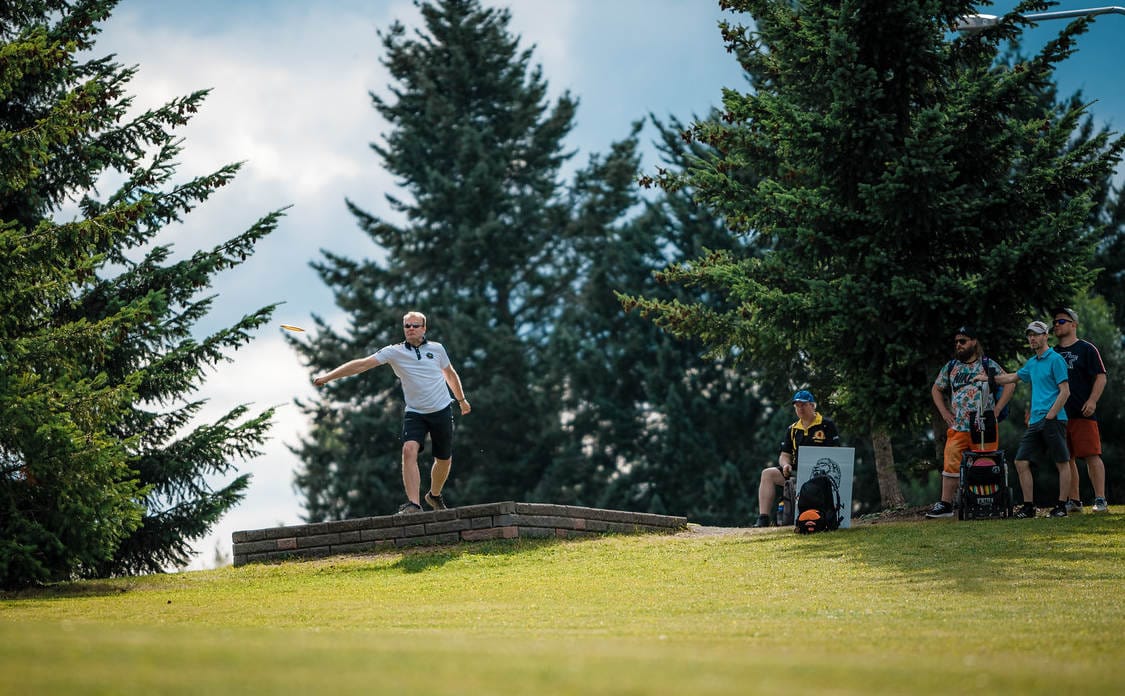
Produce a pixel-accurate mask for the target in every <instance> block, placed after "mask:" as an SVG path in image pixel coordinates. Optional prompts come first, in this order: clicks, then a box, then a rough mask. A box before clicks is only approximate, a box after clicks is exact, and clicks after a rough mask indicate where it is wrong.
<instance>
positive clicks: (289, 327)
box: [281, 324, 305, 333]
mask: <svg viewBox="0 0 1125 696" xmlns="http://www.w3.org/2000/svg"><path fill="white" fill-rule="evenodd" d="M281 328H283V329H285V330H286V331H300V332H302V333H303V332H304V331H305V330H304V329H302V328H301V327H299V326H293V325H292V324H282V325H281Z"/></svg>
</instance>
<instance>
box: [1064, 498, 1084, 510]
mask: <svg viewBox="0 0 1125 696" xmlns="http://www.w3.org/2000/svg"><path fill="white" fill-rule="evenodd" d="M1066 511H1067V513H1071V512H1082V501H1081V500H1075V499H1074V498H1071V499H1070V500H1068V501H1066Z"/></svg>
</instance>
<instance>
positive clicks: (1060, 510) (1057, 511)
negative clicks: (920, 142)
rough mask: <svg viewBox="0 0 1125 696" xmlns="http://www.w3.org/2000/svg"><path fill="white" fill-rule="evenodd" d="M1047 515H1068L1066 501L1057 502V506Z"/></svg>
mask: <svg viewBox="0 0 1125 696" xmlns="http://www.w3.org/2000/svg"><path fill="white" fill-rule="evenodd" d="M1047 517H1066V503H1064V502H1061V501H1060V502H1058V503H1056V504H1055V507H1053V508H1051V511H1050V512H1049V513H1047Z"/></svg>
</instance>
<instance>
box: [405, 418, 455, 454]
mask: <svg viewBox="0 0 1125 696" xmlns="http://www.w3.org/2000/svg"><path fill="white" fill-rule="evenodd" d="M427 433H429V435H430V442H431V443H432V444H433V448H434V459H449V458H450V457H452V456H453V404H450V405H449V406H446V407H445V408H443V409H442V410H440V411H434V412H433V413H418V412H417V411H407V412H406V413H404V414H403V416H402V442H403V444H406V443H407V442H417V443H418V451H419V452H423V451H425V449H426V434H427Z"/></svg>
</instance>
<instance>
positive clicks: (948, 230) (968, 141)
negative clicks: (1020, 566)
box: [627, 0, 1122, 505]
mask: <svg viewBox="0 0 1125 696" xmlns="http://www.w3.org/2000/svg"><path fill="white" fill-rule="evenodd" d="M721 4H722V5H723V6H724V7H727V8H730V9H733V10H736V11H741V12H747V13H749V14H750V15H751V16H752V17H753V19H754V28H753V29H747V28H744V27H737V26H730V25H728V26H725V27H724V33H725V37H726V40H727V41H728V44H729V46H730V47H731V49H732V51H733V52H734V53H735V54H736V55H738V57H739V59H740V61H741V62H742V65H743V66H744V67H745V69H746V71H747V74H748V77H749V79H750V83H751V88H752V89H751V91H750V92H748V93H742V92H738V91H735V90H728V91H726V92H725V93H724V100H723V104H724V114H723V120H722V121H721V122H713V121H708V122H702V123H697V124H695V125H694V126H693V127H692V128H691V129H689V131H688V132H687V133H686V135H687V137H691V138H694V139H698V140H700V141H701V142H704V143H706V144H708V145H710V146H712V147H713V148H714V149H715V151H716V155H715V156H714V157H712V158H710V159H707V160H705V161H701V162H699V163H697V164H694V165H693V166H692V167H690V168H689V169H688V170H687V171H686V172H684V173H683V174H682V175H681V174H677V173H667V174H665V175H662V176H659V177H658V178H659V180H660V183H661V184H662V185H663V186H664V187H665V188H669V189H675V188H678V187H682V186H684V185H690V186H691V187H693V188H695V189H696V192H697V193H696V195H697V198H698V200H700V201H701V202H703V203H704V204H706V205H707V206H708V207H710V208H711V209H712V210H713V211H714V212H715V213H716V214H719V215H721V216H723V218H724V219H725V220H726V222H727V224H728V225H729V226H730V227H731V228H732V229H734V230H736V231H740V232H742V233H745V234H748V235H756V236H758V237H760V238H762V239H763V240H764V241H763V242H762V244H763V246H764V247H766V248H768V249H769V251H768V252H767V253H764V254H762V255H761V256H758V257H746V256H743V255H739V254H737V253H731V252H726V253H716V254H711V255H708V256H705V257H702V258H700V259H698V260H696V261H693V262H691V263H685V264H680V265H676V266H673V267H671V268H669V270H668V271H667V272H666V273H665V277H666V278H668V279H669V280H670V281H672V282H681V283H688V284H699V285H703V286H706V287H709V288H712V289H715V290H717V291H722V292H725V293H728V295H729V297H730V299H731V301H732V302H734V303H735V304H736V305H737V307H736V308H735V309H733V310H730V311H715V310H713V309H712V308H710V307H709V306H707V305H702V304H682V303H673V302H667V301H664V300H661V299H641V298H636V297H634V298H628V300H627V304H628V305H629V306H633V304H634V303H635V304H636V305H637V306H639V307H640V309H641V310H642V311H643V312H644V313H646V314H647V315H649V316H652V317H654V318H655V319H656V320H657V321H658V323H659V324H660V325H661V326H664V327H667V328H668V329H670V330H672V331H674V332H676V333H678V334H681V335H687V336H693V337H697V338H700V339H702V340H703V341H705V342H706V343H707V344H708V345H715V346H734V347H737V348H738V349H740V350H741V351H743V354H744V355H746V356H753V359H754V360H760V361H769V360H770V359H771V357H772V356H782V357H783V358H787V356H790V355H792V354H793V352H794V351H799V352H800V355H801V357H802V359H803V361H804V362H805V364H806V365H807V367H808V369H809V370H810V371H811V372H812V373H813V374H814V375H815V376H816V379H818V380H819V381H820V382H822V383H825V384H831V385H832V386H833V387H834V397H835V399H836V400H837V403H838V408H839V412H838V413H839V415H840V416H841V421H843V424H844V425H845V426H848V427H850V428H852V429H853V431H859V432H866V433H870V435H871V438H872V443H873V446H874V451H875V462H876V468H877V471H878V479H879V488H880V493H881V497H882V501H883V503H884V504H885V505H897V504H901V502H902V495H901V491H900V489H899V486H898V481H897V478H896V474H895V467H894V457H893V452H892V450H891V444H890V443H891V435H892V433H893V432H895V431H896V430H897V429H902V428H918V427H923V426H924V425H925V421H926V418H925V416H926V414H927V413H928V412H929V409H930V405H929V404H928V394H927V391H926V389H925V386H924V385H927V384H929V381H930V380H931V379H932V374H933V373H934V372H935V371H936V369H937V367H938V366H939V365H940V364H941V362H942V360H943V359H945V357H946V352H947V350H948V348H947V343H948V332H949V327H950V326H951V325H952V324H953V323H955V322H959V321H972V322H974V323H977V324H978V325H981V326H984V327H987V328H986V329H985V331H986V332H987V334H988V336H989V338H991V339H993V340H994V341H996V342H999V343H1005V342H1007V341H1012V342H1014V341H1015V339H1016V337H1017V336H1018V334H1019V332H1020V330H1021V329H1022V325H1021V324H1020V321H1021V319H1020V318H1021V317H1026V316H1028V315H1029V314H1032V313H1034V314H1035V315H1038V314H1040V313H1041V312H1042V311H1044V310H1045V308H1046V307H1047V306H1049V305H1050V304H1051V303H1052V302H1054V301H1056V300H1057V298H1060V297H1073V296H1076V295H1077V294H1078V293H1079V292H1080V291H1082V290H1083V289H1085V288H1086V287H1087V286H1088V285H1089V284H1090V282H1091V281H1092V279H1093V273H1092V271H1091V266H1090V262H1091V253H1092V248H1093V243H1094V241H1095V240H1094V239H1093V237H1092V236H1091V234H1090V233H1089V229H1088V227H1087V221H1088V215H1089V211H1090V208H1091V206H1092V205H1093V203H1092V196H1093V194H1094V189H1096V187H1097V186H1098V185H1099V183H1100V182H1102V181H1104V179H1105V177H1106V175H1107V174H1108V173H1109V172H1110V171H1112V167H1113V165H1114V163H1115V162H1116V161H1117V159H1118V157H1119V156H1120V152H1121V149H1122V142H1121V141H1120V140H1116V141H1114V140H1111V139H1110V138H1109V137H1108V136H1107V135H1105V134H1101V135H1095V136H1094V137H1092V138H1090V140H1088V141H1086V142H1085V143H1082V144H1081V145H1079V146H1078V147H1077V148H1076V149H1075V150H1073V151H1070V152H1066V151H1065V144H1066V143H1067V141H1068V139H1069V138H1070V136H1071V134H1072V133H1073V132H1074V130H1075V128H1076V126H1077V125H1078V124H1079V122H1080V119H1081V117H1082V114H1083V111H1082V110H1081V109H1075V110H1072V111H1070V112H1067V113H1063V114H1057V113H1055V112H1054V111H1053V110H1051V109H1040V110H1038V112H1037V113H1035V115H1034V116H1028V115H1027V110H1028V109H1029V108H1031V107H1033V106H1034V104H1035V103H1036V101H1037V99H1038V92H1037V89H1038V86H1039V85H1042V84H1045V83H1047V82H1050V80H1051V76H1052V70H1053V68H1054V66H1055V64H1057V63H1058V62H1059V61H1061V60H1063V59H1065V58H1066V57H1067V56H1068V55H1069V54H1070V52H1071V51H1072V50H1073V47H1074V40H1075V37H1076V36H1077V35H1079V34H1080V33H1081V32H1082V31H1083V30H1084V29H1085V27H1086V22H1085V21H1084V20H1080V21H1078V22H1075V23H1074V24H1071V25H1069V26H1068V27H1067V28H1066V29H1064V30H1063V31H1062V32H1061V34H1060V36H1059V39H1058V40H1057V41H1054V42H1052V43H1050V44H1049V45H1047V46H1046V47H1045V48H1044V49H1043V50H1042V51H1041V52H1040V53H1039V54H1038V55H1036V56H1035V57H1034V58H1032V59H1030V60H1028V61H1024V62H1021V63H1019V64H1018V65H1016V66H1015V67H1014V68H1013V69H1004V68H1003V67H997V54H998V47H999V45H1000V44H1001V43H1002V42H1003V41H1005V40H1007V39H1010V38H1013V37H1015V36H1016V35H1018V33H1019V29H1020V24H1021V22H1022V21H1023V20H1021V19H1020V18H1019V16H1018V14H1017V13H1019V12H1023V11H1026V8H1025V7H1022V6H1021V7H1020V8H1017V10H1016V13H1013V14H1011V15H1009V16H1007V17H1006V18H1004V20H1003V21H1002V22H1001V23H1000V24H999V25H998V26H997V27H995V28H993V29H990V30H988V31H985V32H982V33H978V34H975V35H971V36H962V37H956V38H952V39H951V38H950V34H951V28H952V27H953V26H954V25H955V24H956V22H957V21H958V19H959V18H960V17H962V16H965V15H968V14H972V13H973V12H974V11H975V8H974V7H973V5H972V3H970V2H948V1H938V0H913V1H908V2H900V3H895V4H892V5H888V4H886V3H883V2H873V1H871V0H850V1H844V2H837V1H833V2H816V1H810V2H802V3H800V4H799V5H796V4H790V3H783V2H777V1H776V0H724V1H723V2H722V3H721ZM1029 6H1030V4H1029ZM746 169H749V170H751V171H753V172H755V173H756V174H757V175H758V178H757V179H754V178H750V179H749V180H750V181H753V182H754V183H753V185H749V186H748V185H745V182H746V181H747V180H748V178H747V177H745V176H743V175H741V173H742V172H743V171H745V170H746ZM1047 260H1050V267H1049V270H1048V269H1045V266H1044V264H1045V262H1046V261H1047Z"/></svg>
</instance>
